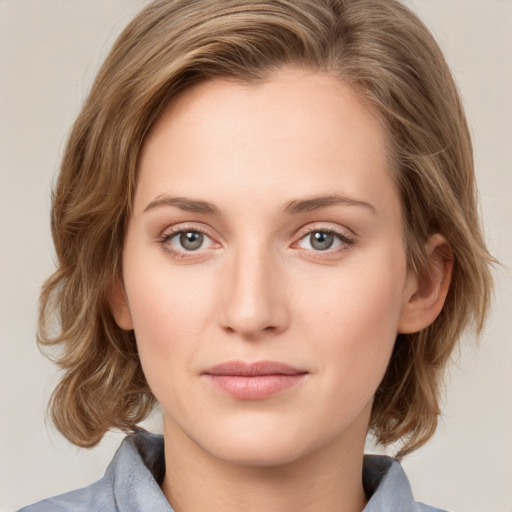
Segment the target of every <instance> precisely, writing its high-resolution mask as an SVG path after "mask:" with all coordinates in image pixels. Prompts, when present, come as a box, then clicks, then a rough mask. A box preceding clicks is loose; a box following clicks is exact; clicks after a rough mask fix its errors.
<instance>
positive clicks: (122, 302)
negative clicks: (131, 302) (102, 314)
mask: <svg viewBox="0 0 512 512" xmlns="http://www.w3.org/2000/svg"><path fill="white" fill-rule="evenodd" d="M108 305H109V306H110V311H111V312H112V316H113V317H114V320H115V321H116V324H117V325H118V326H119V327H120V328H121V329H123V330H125V331H131V330H132V329H133V320H132V315H131V313H130V309H129V307H128V301H127V299H126V292H125V290H124V286H123V283H122V282H121V280H120V279H116V281H115V283H114V284H113V285H112V288H111V290H110V293H109V296H108Z"/></svg>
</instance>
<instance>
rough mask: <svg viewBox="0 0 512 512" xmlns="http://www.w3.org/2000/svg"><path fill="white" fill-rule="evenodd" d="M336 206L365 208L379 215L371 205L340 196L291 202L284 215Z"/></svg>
mask: <svg viewBox="0 0 512 512" xmlns="http://www.w3.org/2000/svg"><path fill="white" fill-rule="evenodd" d="M336 204H344V205H347V206H363V207H365V208H368V209H369V210H370V211H371V212H372V213H374V214H375V213H377V210H376V209H375V208H374V206H373V205H371V204H370V203H367V202H366V201H361V200H359V199H354V198H352V197H348V196H344V195H339V194H334V195H328V196H319V197H313V198H311V199H301V200H296V201H291V202H290V203H288V204H287V205H286V208H285V209H284V213H286V214H297V213H303V212H312V211H315V210H320V209H322V208H327V207H328V206H332V205H336Z"/></svg>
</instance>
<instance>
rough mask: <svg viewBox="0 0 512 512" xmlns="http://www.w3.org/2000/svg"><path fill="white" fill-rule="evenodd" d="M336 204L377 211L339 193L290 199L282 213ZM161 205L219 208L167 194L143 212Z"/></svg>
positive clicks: (202, 209)
mask: <svg viewBox="0 0 512 512" xmlns="http://www.w3.org/2000/svg"><path fill="white" fill-rule="evenodd" d="M336 204H343V205H347V206H363V207H365V208H367V209H369V210H370V211H371V212H372V213H377V211H376V210H375V208H374V207H373V206H372V205H371V204H370V203H368V202H366V201H361V200H359V199H354V198H351V197H347V196H344V195H339V194H335V195H326V196H318V197H312V198H310V199H297V200H294V201H291V202H289V203H288V204H287V205H286V207H285V208H284V210H283V213H284V214H287V215H293V214H299V213H305V212H312V211H316V210H320V209H322V208H327V207H329V206H333V205H336ZM162 206H175V207H176V208H179V209H180V210H184V211H187V212H194V213H203V214H208V215H220V210H219V209H218V208H217V207H216V206H215V205H214V204H212V203H209V202H208V201H202V200H199V199H189V198H187V197H173V196H168V195H161V196H158V197H157V198H156V199H154V200H153V201H151V202H150V203H149V204H148V205H147V206H146V208H144V212H147V211H149V210H153V209H155V208H160V207H162Z"/></svg>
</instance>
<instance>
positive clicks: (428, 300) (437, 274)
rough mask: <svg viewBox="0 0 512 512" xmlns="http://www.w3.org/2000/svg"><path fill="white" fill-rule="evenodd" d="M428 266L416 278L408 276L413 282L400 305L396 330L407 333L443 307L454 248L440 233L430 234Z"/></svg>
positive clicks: (430, 318)
mask: <svg viewBox="0 0 512 512" xmlns="http://www.w3.org/2000/svg"><path fill="white" fill-rule="evenodd" d="M425 249H426V252H427V256H428V262H429V268H428V270H427V272H426V274H425V275H424V276H423V277H422V278H421V279H418V278H416V277H413V276H410V277H409V279H410V280H412V281H410V282H411V283H412V286H411V287H410V290H409V293H408V297H406V302H405V303H404V306H403V308H402V311H401V314H400V318H399V322H398V333H399V334H410V333H413V332H418V331H420V330H422V329H424V328H425V327H427V326H429V325H430V324H431V323H432V322H434V320H435V319H436V318H437V316H438V315H439V313H440V312H441V310H442V309H443V305H444V302H445V300H446V296H447V294H448V290H449V288H450V282H451V277H452V269H453V251H452V248H451V246H450V244H449V243H448V241H447V240H446V239H445V238H444V237H443V236H442V235H440V234H435V235H432V236H431V237H430V238H429V240H428V242H427V244H426V248H425Z"/></svg>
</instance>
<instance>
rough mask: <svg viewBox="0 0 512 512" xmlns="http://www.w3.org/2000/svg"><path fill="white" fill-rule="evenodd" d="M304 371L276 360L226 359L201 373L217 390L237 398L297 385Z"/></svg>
mask: <svg viewBox="0 0 512 512" xmlns="http://www.w3.org/2000/svg"><path fill="white" fill-rule="evenodd" d="M307 374H308V372H307V371H304V370H301V369H298V368H294V367H293V366H290V365H287V364H284V363H279V362H276V361H258V362H255V363H246V362H244V361H227V362H225V363H221V364H219V365H216V366H213V367H212V368H209V369H208V370H206V371H205V372H204V373H203V375H204V376H205V377H206V378H207V379H208V380H209V382H210V383H211V384H212V385H213V387H214V388H216V389H217V390H218V391H220V392H221V393H224V394H227V395H229V396H231V397H233V398H237V399H240V400H263V399H265V398H269V397H271V396H273V395H275V394H277V393H280V392H282V391H285V390H286V389H289V388H291V387H293V386H295V385H297V384H298V383H299V382H300V381H301V380H302V379H303V378H304V377H305V376H306V375H307Z"/></svg>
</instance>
